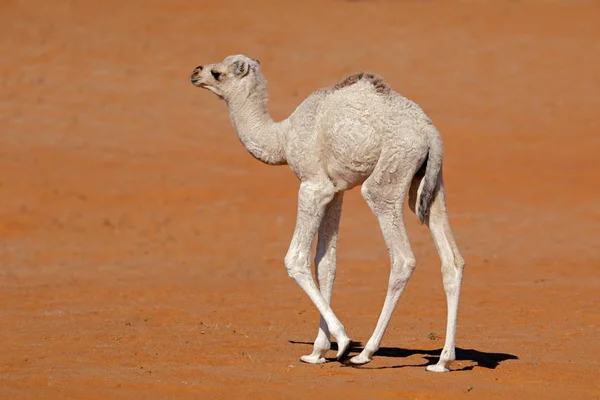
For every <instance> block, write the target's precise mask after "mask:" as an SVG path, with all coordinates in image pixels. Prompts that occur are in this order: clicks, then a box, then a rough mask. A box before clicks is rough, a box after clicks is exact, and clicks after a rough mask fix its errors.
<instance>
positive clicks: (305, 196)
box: [285, 180, 350, 359]
mask: <svg viewBox="0 0 600 400" xmlns="http://www.w3.org/2000/svg"><path fill="white" fill-rule="evenodd" d="M333 197H334V188H333V185H332V184H331V182H329V181H328V180H323V181H316V182H302V184H300V190H299V192H298V215H297V218H296V228H295V230H294V235H293V237H292V242H291V244H290V248H289V250H288V252H287V254H286V256H285V266H286V268H287V272H288V275H289V276H290V277H291V278H292V279H294V280H295V281H296V282H297V283H298V285H300V287H301V288H302V289H303V290H304V291H305V292H306V294H308V296H309V297H310V299H311V300H312V302H313V303H314V305H315V306H316V307H317V309H318V310H319V312H320V313H321V316H322V317H323V319H324V320H325V322H326V324H327V327H328V329H329V332H331V334H332V335H333V337H335V339H336V341H337V343H338V354H337V357H338V359H340V358H342V357H343V356H345V355H346V353H347V352H348V351H349V348H350V339H349V338H348V336H347V335H346V331H345V330H344V326H343V325H342V324H341V322H340V321H339V320H338V319H337V317H336V316H335V314H334V313H333V310H332V309H331V307H330V306H329V304H328V301H327V300H326V299H325V297H323V295H322V294H321V292H319V289H318V288H317V285H316V284H315V281H314V279H313V277H312V274H311V271H310V253H311V246H312V241H313V240H314V238H315V235H316V233H317V229H318V228H319V225H320V223H321V220H322V219H323V215H324V214H325V209H326V207H327V205H328V204H329V203H330V202H331V200H332V199H333Z"/></svg>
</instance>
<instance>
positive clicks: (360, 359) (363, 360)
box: [350, 353, 371, 365]
mask: <svg viewBox="0 0 600 400" xmlns="http://www.w3.org/2000/svg"><path fill="white" fill-rule="evenodd" d="M350 362H351V363H352V364H354V365H363V364H367V363H369V362H371V358H369V357H367V356H366V355H364V354H362V353H360V354H359V355H357V356H354V357H352V358H351V359H350Z"/></svg>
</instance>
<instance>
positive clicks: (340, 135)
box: [320, 117, 383, 190]
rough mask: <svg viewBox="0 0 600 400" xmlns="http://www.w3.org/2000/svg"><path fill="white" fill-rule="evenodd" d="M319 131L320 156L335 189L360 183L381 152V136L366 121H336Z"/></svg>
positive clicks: (375, 127) (373, 166)
mask: <svg viewBox="0 0 600 400" xmlns="http://www.w3.org/2000/svg"><path fill="white" fill-rule="evenodd" d="M323 128H324V129H323V130H322V131H321V133H322V136H321V143H320V144H321V146H320V149H321V157H322V161H323V165H324V167H325V169H326V171H327V174H328V176H329V177H330V179H331V180H332V182H333V183H334V185H335V186H336V188H337V189H339V190H346V189H350V188H352V187H354V186H356V185H359V184H361V183H362V182H364V180H365V179H367V178H368V177H369V175H370V174H371V173H372V172H373V169H374V168H375V165H376V164H377V160H378V159H379V154H380V152H381V144H382V139H383V138H382V133H381V132H380V131H379V130H378V129H377V128H378V127H377V126H376V124H374V123H373V122H371V121H368V120H366V119H357V118H356V117H354V118H353V119H350V118H348V119H344V118H339V119H337V120H336V121H334V122H333V123H331V124H330V125H329V126H324V127H323Z"/></svg>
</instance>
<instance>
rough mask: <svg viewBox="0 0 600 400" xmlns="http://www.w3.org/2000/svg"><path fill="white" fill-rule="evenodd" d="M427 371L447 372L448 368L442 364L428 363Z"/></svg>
mask: <svg viewBox="0 0 600 400" xmlns="http://www.w3.org/2000/svg"><path fill="white" fill-rule="evenodd" d="M427 371H429V372H448V371H450V370H449V369H448V368H446V367H445V366H444V365H440V364H434V365H428V366H427Z"/></svg>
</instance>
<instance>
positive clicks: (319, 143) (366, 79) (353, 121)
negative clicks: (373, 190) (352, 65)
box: [288, 73, 430, 188]
mask: <svg viewBox="0 0 600 400" xmlns="http://www.w3.org/2000/svg"><path fill="white" fill-rule="evenodd" d="M290 119H291V123H292V125H293V126H294V127H295V129H294V132H295V133H294V135H297V136H296V137H295V138H294V140H291V141H288V144H289V145H290V148H289V149H288V161H290V166H291V167H292V168H293V169H294V170H297V171H300V170H301V171H307V170H313V168H312V167H313V166H315V167H316V168H322V169H325V172H326V173H327V174H328V176H330V177H331V178H332V179H333V180H334V181H337V184H338V185H339V187H341V188H349V187H353V186H355V185H357V184H360V183H361V182H362V181H363V180H364V179H366V177H368V175H369V174H370V173H371V172H372V171H373V168H374V167H375V165H376V164H377V160H378V159H379V155H380V153H381V149H382V147H383V146H402V142H403V141H405V140H408V141H411V142H415V141H417V142H418V141H419V140H420V136H421V135H420V133H419V131H420V129H419V125H422V124H426V123H430V121H429V118H427V116H426V115H425V113H424V112H423V110H422V109H421V108H420V107H419V106H418V105H417V104H415V103H414V102H412V101H410V100H408V99H406V98H404V97H403V96H401V95H399V94H398V93H396V92H395V91H394V90H392V89H391V88H390V87H389V86H388V85H387V84H386V83H385V82H384V81H383V79H381V78H380V77H378V76H376V75H372V74H365V73H360V74H355V75H351V76H349V77H347V78H346V79H344V80H342V81H341V82H339V83H338V84H336V85H334V86H331V87H329V88H325V89H321V90H318V91H316V92H314V93H313V94H311V95H310V96H309V97H308V98H307V99H306V100H305V101H304V102H303V103H302V104H301V105H300V106H299V107H298V108H297V110H296V111H295V112H294V114H292V116H290ZM407 127H413V128H415V129H403V128H407ZM406 135H409V136H412V135H414V136H415V137H405V136H406ZM296 164H298V165H297V166H298V168H296ZM300 164H301V165H300Z"/></svg>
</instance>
